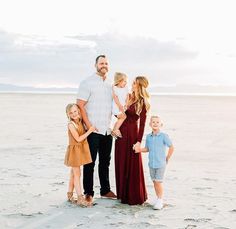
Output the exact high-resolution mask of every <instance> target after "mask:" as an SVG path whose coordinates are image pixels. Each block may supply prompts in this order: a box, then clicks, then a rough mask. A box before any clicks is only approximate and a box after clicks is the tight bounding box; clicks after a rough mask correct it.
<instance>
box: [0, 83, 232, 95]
mask: <svg viewBox="0 0 236 229" xmlns="http://www.w3.org/2000/svg"><path fill="white" fill-rule="evenodd" d="M77 90H78V89H77V88H70V87H64V88H55V87H50V88H37V87H26V86H17V85H11V84H0V92H36V93H37V92H48V93H62V92H66V93H76V92H77ZM149 92H150V93H151V94H155V93H157V94H158V93H160V94H161V93H167V94H172V93H173V94H198V93H199V94H217V93H222V94H236V87H235V86H198V85H177V86H150V88H149Z"/></svg>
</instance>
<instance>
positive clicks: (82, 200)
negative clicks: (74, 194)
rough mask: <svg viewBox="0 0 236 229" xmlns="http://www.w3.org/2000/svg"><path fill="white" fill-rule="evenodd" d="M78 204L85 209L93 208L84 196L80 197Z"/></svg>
mask: <svg viewBox="0 0 236 229" xmlns="http://www.w3.org/2000/svg"><path fill="white" fill-rule="evenodd" d="M76 204H77V205H79V206H80V207H84V208H86V207H89V206H91V204H90V203H89V202H88V201H86V200H85V199H84V197H83V195H79V196H78V199H77V202H76Z"/></svg>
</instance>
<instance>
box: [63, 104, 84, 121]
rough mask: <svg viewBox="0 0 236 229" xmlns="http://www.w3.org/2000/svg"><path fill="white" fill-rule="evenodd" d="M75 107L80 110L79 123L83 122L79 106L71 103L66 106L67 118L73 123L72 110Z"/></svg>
mask: <svg viewBox="0 0 236 229" xmlns="http://www.w3.org/2000/svg"><path fill="white" fill-rule="evenodd" d="M73 106H76V107H77V108H78V111H79V116H80V117H79V121H80V120H81V115H80V109H79V106H78V105H77V104H76V103H69V104H68V105H67V106H66V115H67V118H68V121H72V120H71V118H70V115H69V113H70V110H71V108H72V107H73Z"/></svg>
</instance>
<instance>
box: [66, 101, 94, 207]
mask: <svg viewBox="0 0 236 229" xmlns="http://www.w3.org/2000/svg"><path fill="white" fill-rule="evenodd" d="M66 114H67V117H68V119H69V123H68V136H69V146H68V147H67V152H66V155H65V165H67V166H70V167H71V172H70V181H69V189H68V192H67V197H68V201H70V202H75V199H74V198H73V190H74V188H75V191H76V194H77V197H78V198H77V201H76V203H77V204H78V205H80V206H82V207H87V206H89V203H88V202H87V201H86V200H85V199H84V197H83V195H82V190H81V184H80V166H81V165H85V164H88V163H91V162H92V159H91V155H90V151H89V145H88V142H87V139H86V138H87V137H88V135H89V134H91V133H92V132H93V131H94V130H95V128H94V127H93V126H92V127H90V128H89V130H88V131H87V132H85V130H84V126H83V124H82V119H81V116H80V112H79V107H78V106H77V105H76V104H74V103H71V104H68V105H67V107H66Z"/></svg>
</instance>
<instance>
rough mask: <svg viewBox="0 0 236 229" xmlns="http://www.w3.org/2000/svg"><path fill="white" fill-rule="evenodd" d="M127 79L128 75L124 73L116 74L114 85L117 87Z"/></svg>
mask: <svg viewBox="0 0 236 229" xmlns="http://www.w3.org/2000/svg"><path fill="white" fill-rule="evenodd" d="M126 79H127V75H125V73H122V72H116V73H115V75H114V85H115V86H117V85H118V84H119V83H120V82H122V81H123V80H126Z"/></svg>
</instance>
